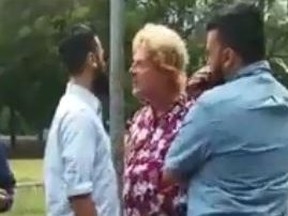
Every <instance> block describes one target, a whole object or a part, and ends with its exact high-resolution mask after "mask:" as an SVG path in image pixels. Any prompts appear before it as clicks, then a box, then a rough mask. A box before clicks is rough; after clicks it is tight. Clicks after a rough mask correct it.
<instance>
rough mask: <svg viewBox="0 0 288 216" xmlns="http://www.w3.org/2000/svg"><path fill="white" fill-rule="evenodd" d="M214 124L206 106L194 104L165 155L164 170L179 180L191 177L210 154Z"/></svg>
mask: <svg viewBox="0 0 288 216" xmlns="http://www.w3.org/2000/svg"><path fill="white" fill-rule="evenodd" d="M215 124H216V121H214V120H213V119H212V115H211V110H210V109H208V107H207V106H204V104H201V103H199V104H197V103H196V104H195V105H194V106H193V107H191V108H190V110H189V112H188V113H187V115H186V116H185V118H184V120H183V123H182V126H181V128H180V130H179V133H178V134H177V136H176V138H175V139H174V141H173V142H172V144H171V147H170V149H169V151H168V153H167V155H166V158H165V165H164V170H165V171H168V172H170V173H172V174H173V175H175V176H177V178H178V179H179V178H180V180H181V179H184V178H187V177H189V176H191V175H192V174H193V173H194V172H195V170H197V169H198V168H199V167H200V166H201V165H203V163H205V161H206V160H207V159H208V158H209V156H210V154H211V149H210V144H211V137H212V136H213V134H212V131H213V127H215V126H216V125H215Z"/></svg>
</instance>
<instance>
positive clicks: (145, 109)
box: [126, 105, 150, 130]
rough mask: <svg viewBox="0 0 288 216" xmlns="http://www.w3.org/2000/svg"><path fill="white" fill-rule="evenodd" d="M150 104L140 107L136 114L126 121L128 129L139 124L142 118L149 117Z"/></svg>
mask: <svg viewBox="0 0 288 216" xmlns="http://www.w3.org/2000/svg"><path fill="white" fill-rule="evenodd" d="M149 110H150V106H148V105H145V106H142V107H140V108H139V109H138V110H136V112H134V114H133V115H132V116H131V117H130V118H128V120H127V121H126V129H127V130H129V129H130V128H131V127H132V126H133V125H135V124H138V123H139V122H140V121H141V120H142V119H146V117H148V114H149Z"/></svg>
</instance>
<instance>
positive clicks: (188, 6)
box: [0, 0, 288, 216]
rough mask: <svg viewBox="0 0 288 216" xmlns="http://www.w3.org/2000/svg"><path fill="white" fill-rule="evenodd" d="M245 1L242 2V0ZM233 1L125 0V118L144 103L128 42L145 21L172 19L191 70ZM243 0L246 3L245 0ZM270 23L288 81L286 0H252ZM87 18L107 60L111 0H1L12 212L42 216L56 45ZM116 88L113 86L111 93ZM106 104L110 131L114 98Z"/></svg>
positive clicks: (57, 68) (275, 60) (1, 111)
mask: <svg viewBox="0 0 288 216" xmlns="http://www.w3.org/2000/svg"><path fill="white" fill-rule="evenodd" d="M243 1H245V0H243ZM232 2H233V0H217V1H216V0H125V1H123V3H124V4H125V5H124V7H125V10H124V19H123V20H124V21H123V25H121V26H117V28H123V30H124V32H125V34H124V51H125V62H124V65H125V70H124V71H123V73H122V75H121V77H122V80H121V81H122V86H123V90H124V93H125V94H124V95H125V97H124V99H123V100H124V101H123V102H124V105H125V107H124V110H125V119H127V118H128V117H129V116H131V115H132V114H133V112H134V111H135V110H136V109H137V107H138V106H139V105H138V104H137V102H136V101H135V100H134V98H133V97H132V96H131V94H130V77H129V74H128V72H127V71H128V67H129V64H130V61H131V47H130V46H131V40H132V38H133V35H134V34H135V32H136V31H137V30H138V29H139V28H140V27H142V26H143V25H144V24H145V23H147V22H156V23H163V24H167V25H169V26H170V27H172V28H174V29H176V30H177V31H178V32H179V33H180V34H181V35H182V37H183V38H185V39H186V41H187V45H188V48H189V53H190V58H191V59H190V60H191V61H190V66H189V70H188V71H187V73H188V74H191V73H193V71H194V70H195V69H196V68H199V66H201V65H202V64H203V59H204V52H203V51H204V45H205V44H204V42H205V21H206V20H207V19H209V17H210V16H211V15H213V13H214V11H215V10H217V9H219V8H220V7H221V6H223V5H224V4H230V3H232ZM245 2H246V1H245ZM254 2H255V3H256V4H258V5H259V7H260V8H261V9H262V11H263V18H264V20H265V23H266V37H267V58H268V60H269V61H270V62H271V64H272V67H273V68H274V72H275V75H276V77H277V78H278V79H279V81H280V82H282V83H283V84H284V85H285V86H287V87H288V0H255V1H254ZM78 22H82V23H87V24H90V25H92V26H94V27H95V28H96V29H97V33H98V35H99V36H100V39H101V40H102V42H103V44H104V47H105V49H106V55H107V60H109V56H108V53H109V49H110V47H109V30H110V27H109V24H110V22H109V0H93V1H92V0H49V1H47V0H25V1H23V0H0V140H1V141H2V142H5V144H7V147H8V150H9V157H10V161H11V166H12V169H13V171H14V173H15V175H16V178H17V181H18V185H17V195H16V202H15V205H14V207H13V210H12V211H11V212H9V213H6V214H4V215H6V216H8V215H10V216H20V215H22V216H40V215H41V216H43V215H44V197H43V189H42V184H41V182H42V156H43V149H44V145H45V139H46V136H47V129H48V128H49V125H50V121H51V118H52V116H53V112H54V110H55V108H56V105H57V102H58V100H59V98H60V96H61V95H62V94H63V92H64V89H65V83H66V81H67V74H66V72H65V68H64V67H63V66H62V64H61V63H60V61H59V58H58V55H57V44H58V42H59V40H60V39H61V37H62V36H63V34H64V32H65V30H66V28H67V27H69V26H71V25H72V24H74V23H78ZM111 93H113V92H111ZM99 97H101V99H102V102H103V106H104V107H103V110H104V122H105V123H107V124H106V126H107V129H109V103H108V101H109V97H108V95H106V94H105V95H99Z"/></svg>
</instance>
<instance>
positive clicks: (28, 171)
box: [3, 160, 45, 216]
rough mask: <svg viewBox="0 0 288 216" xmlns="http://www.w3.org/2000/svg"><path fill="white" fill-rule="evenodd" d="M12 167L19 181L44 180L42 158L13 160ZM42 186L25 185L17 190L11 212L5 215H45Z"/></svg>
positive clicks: (4, 215)
mask: <svg viewBox="0 0 288 216" xmlns="http://www.w3.org/2000/svg"><path fill="white" fill-rule="evenodd" d="M11 168H12V170H13V172H14V174H15V177H16V179H17V182H18V183H23V182H39V181H42V160H12V161H11ZM44 208H45V206H44V191H43V188H42V187H33V186H32V187H24V188H19V189H17V191H16V195H15V202H14V205H13V208H12V210H11V211H10V212H8V213H6V214H3V216H44V215H45V213H44V212H45V211H44Z"/></svg>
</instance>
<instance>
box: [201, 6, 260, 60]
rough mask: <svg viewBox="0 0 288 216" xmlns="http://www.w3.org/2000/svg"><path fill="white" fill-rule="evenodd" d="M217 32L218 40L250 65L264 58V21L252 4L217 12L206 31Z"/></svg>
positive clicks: (258, 10)
mask: <svg viewBox="0 0 288 216" xmlns="http://www.w3.org/2000/svg"><path fill="white" fill-rule="evenodd" d="M211 30H218V31H219V35H220V38H221V39H220V40H221V42H223V43H224V44H225V45H227V46H229V47H231V48H232V49H233V50H234V51H235V52H236V53H237V54H238V55H239V56H240V57H241V58H242V60H243V63H244V64H250V63H253V62H256V61H259V60H263V59H264V58H265V34H264V20H263V16H262V12H261V10H260V9H259V8H258V7H257V6H256V5H254V4H248V3H236V4H233V5H230V6H228V7H227V8H224V9H222V10H219V13H217V14H216V15H215V16H214V17H213V18H212V19H211V20H210V22H209V23H208V24H207V31H211Z"/></svg>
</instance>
